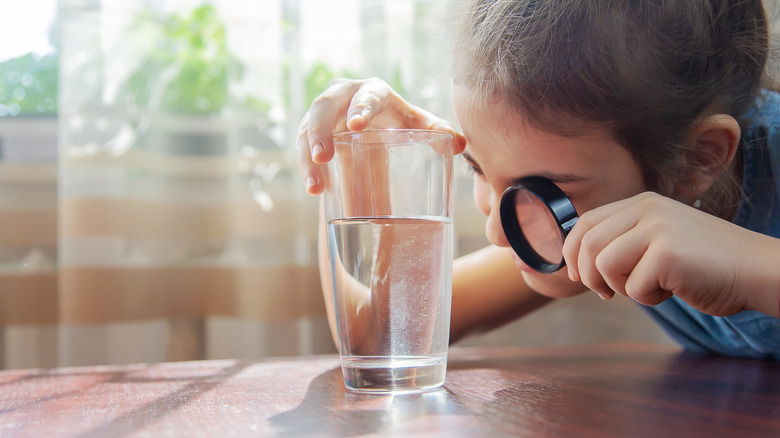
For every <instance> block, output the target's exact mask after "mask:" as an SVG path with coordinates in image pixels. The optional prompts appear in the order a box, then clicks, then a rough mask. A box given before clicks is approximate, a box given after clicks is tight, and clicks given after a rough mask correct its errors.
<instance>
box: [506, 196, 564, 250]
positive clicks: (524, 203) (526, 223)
mask: <svg viewBox="0 0 780 438" xmlns="http://www.w3.org/2000/svg"><path fill="white" fill-rule="evenodd" d="M515 211H516V212H517V222H518V224H519V225H520V231H521V232H522V233H523V235H525V238H526V239H527V240H528V244H529V245H531V248H532V249H533V250H534V251H536V253H537V254H539V256H541V257H542V258H543V259H545V260H546V261H547V262H549V263H560V261H561V259H562V258H563V235H561V231H560V230H559V229H558V222H557V221H556V220H555V217H554V216H553V214H552V212H551V211H550V209H549V208H548V207H547V206H546V205H545V204H544V202H542V200H541V199H539V198H538V197H537V196H536V195H534V194H533V193H530V192H528V191H527V190H518V191H517V194H516V195H515Z"/></svg>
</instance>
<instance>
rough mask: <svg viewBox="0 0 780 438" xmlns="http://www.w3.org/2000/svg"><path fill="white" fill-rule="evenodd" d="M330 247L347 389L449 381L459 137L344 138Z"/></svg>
mask: <svg viewBox="0 0 780 438" xmlns="http://www.w3.org/2000/svg"><path fill="white" fill-rule="evenodd" d="M335 148H336V156H335V158H334V160H332V161H331V164H330V165H329V168H328V171H329V179H330V182H329V184H330V185H329V187H328V190H327V191H326V195H325V199H326V218H327V220H328V247H329V251H330V261H331V265H330V272H331V284H332V290H333V303H334V309H335V316H336V322H337V328H338V337H339V352H340V354H341V365H342V371H343V374H344V383H345V385H346V387H347V388H348V389H350V390H352V391H357V392H373V393H387V392H409V391H413V392H414V391H424V390H429V389H434V388H437V387H440V386H441V385H442V384H443V383H444V377H445V371H446V363H447V347H448V344H449V325H450V324H449V322H450V320H449V319H450V303H451V295H452V252H453V249H452V246H453V225H452V137H451V136H449V134H445V133H441V132H436V131H400V130H399V131H393V130H377V131H368V132H364V133H350V134H346V135H341V136H337V137H336V138H335Z"/></svg>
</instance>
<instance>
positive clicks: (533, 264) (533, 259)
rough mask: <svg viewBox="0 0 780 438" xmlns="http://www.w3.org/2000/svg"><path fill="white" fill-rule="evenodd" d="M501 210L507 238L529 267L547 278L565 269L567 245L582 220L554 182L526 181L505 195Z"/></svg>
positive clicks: (543, 180)
mask: <svg viewBox="0 0 780 438" xmlns="http://www.w3.org/2000/svg"><path fill="white" fill-rule="evenodd" d="M500 209H501V226H502V227H503V228H504V234H506V238H507V240H508V241H509V244H510V245H512V249H514V250H515V252H516V253H517V255H518V256H520V258H521V259H522V260H523V262H525V264H526V265H528V266H529V267H530V268H532V269H534V270H535V271H538V272H541V273H544V274H549V273H552V272H555V271H557V270H559V269H561V268H562V267H563V266H564V265H565V261H564V260H563V241H564V239H566V236H567V235H568V234H569V231H571V229H572V227H574V224H576V223H577V219H578V218H579V216H577V211H576V210H575V209H574V205H573V204H572V203H571V201H570V200H569V198H568V197H567V196H566V195H565V194H564V193H563V191H562V190H561V189H560V188H558V186H556V185H555V183H554V182H552V181H550V180H549V179H547V178H543V177H537V176H532V177H528V178H523V179H521V180H520V181H518V183H517V184H516V185H514V186H511V187H509V188H508V189H506V190H505V191H504V194H503V195H502V196H501V206H500Z"/></svg>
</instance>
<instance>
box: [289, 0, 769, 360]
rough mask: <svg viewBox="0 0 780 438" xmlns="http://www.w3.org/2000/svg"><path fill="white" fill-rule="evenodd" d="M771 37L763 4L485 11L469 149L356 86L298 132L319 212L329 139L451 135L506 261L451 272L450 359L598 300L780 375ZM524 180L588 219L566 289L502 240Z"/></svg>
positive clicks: (401, 105)
mask: <svg viewBox="0 0 780 438" xmlns="http://www.w3.org/2000/svg"><path fill="white" fill-rule="evenodd" d="M767 27H768V25H767V19H766V13H765V11H764V9H763V5H762V3H761V1H760V0H637V1H620V0H515V1H510V0H474V1H471V2H470V4H469V5H468V7H467V13H466V14H464V19H463V22H462V24H461V26H460V28H459V29H458V35H457V38H456V43H455V52H454V53H455V54H456V56H455V58H456V62H455V63H454V65H453V74H454V77H453V84H454V86H453V104H454V108H455V113H456V117H457V119H458V122H459V125H460V128H461V129H462V134H460V133H458V132H457V131H456V130H455V128H454V127H453V126H452V125H450V124H449V123H448V122H446V121H444V120H441V119H439V118H437V117H435V116H433V115H432V114H430V113H428V112H426V111H424V110H422V109H420V108H417V107H415V106H413V105H411V104H409V103H408V102H406V101H404V100H403V99H402V98H401V97H400V96H399V95H398V94H396V93H395V92H394V91H393V90H391V89H390V88H389V87H388V86H387V85H386V84H385V83H384V82H382V81H380V80H377V79H368V80H362V81H351V80H343V81H340V82H336V83H334V84H333V85H332V86H331V87H330V88H329V89H327V90H326V91H325V92H324V93H323V94H322V95H321V96H320V97H319V98H318V99H317V100H315V102H314V103H313V104H312V106H311V108H310V110H309V112H308V113H307V115H306V116H305V117H304V120H303V121H302V123H301V126H300V132H299V136H298V142H297V147H298V163H299V167H300V170H301V173H302V175H303V178H304V181H305V184H306V188H307V191H308V192H309V193H310V194H313V195H315V194H319V193H321V192H322V190H323V185H322V170H321V168H320V166H321V165H322V164H323V163H326V162H327V161H328V160H330V159H331V158H332V155H333V146H332V138H331V136H332V134H333V133H335V132H341V131H346V130H362V129H366V128H367V127H373V128H376V127H383V128H386V127H395V128H429V129H440V130H446V131H449V132H452V133H453V134H454V135H455V138H456V142H455V143H456V152H463V154H464V157H465V158H466V160H467V162H468V163H469V166H470V167H471V169H472V170H473V172H474V199H475V201H476V203H477V206H478V207H479V209H480V210H481V211H482V212H483V213H484V214H485V215H487V217H488V220H487V225H486V234H487V237H488V239H489V241H490V242H491V243H492V244H493V246H491V247H489V248H486V249H483V250H481V251H478V252H476V253H474V254H471V255H467V256H465V257H463V258H461V259H458V260H456V262H455V265H454V270H453V301H452V329H451V334H452V340H453V341H455V340H457V339H458V338H460V337H462V336H464V335H466V334H468V333H469V332H472V331H476V330H484V329H489V328H492V327H495V326H497V325H499V324H502V323H504V322H506V321H509V320H511V319H513V318H517V317H519V316H521V315H523V314H526V313H528V312H530V311H533V310H535V309H537V308H539V307H541V306H542V305H544V304H545V303H547V302H549V301H550V300H551V299H555V298H564V297H568V296H572V295H575V294H579V293H582V292H584V291H586V290H593V291H595V292H596V293H598V294H599V295H600V296H601V297H602V298H604V299H609V298H610V297H612V296H613V295H614V294H616V293H618V294H621V295H625V296H628V297H630V298H632V299H633V300H635V301H637V302H638V303H640V304H641V305H643V307H644V308H645V309H646V310H647V312H649V313H650V315H651V316H652V317H653V318H654V319H655V320H656V321H658V323H659V324H660V325H661V326H662V327H663V328H664V329H666V330H667V331H668V332H669V333H670V335H671V336H672V337H674V338H675V339H676V340H678V341H679V342H680V343H681V344H682V345H683V346H685V347H686V348H689V349H696V350H704V351H711V352H717V353H721V354H727V355H734V356H746V357H756V358H773V359H778V358H780V319H778V318H780V196H778V192H780V95H779V94H777V93H775V92H773V91H769V90H767V89H766V88H762V82H761V81H762V80H763V75H764V69H765V64H766V62H767V56H768V45H769V43H768V29H767ZM464 149H465V152H464ZM528 177H534V178H542V179H543V180H544V181H547V182H548V183H551V184H554V185H555V186H556V187H557V188H559V189H560V190H561V191H562V192H563V194H565V196H566V197H567V198H568V199H569V200H570V201H571V203H572V204H573V206H574V208H575V209H576V211H577V212H578V213H579V220H578V221H577V222H576V225H574V227H573V228H572V229H571V231H570V233H569V234H568V237H566V240H565V242H564V244H563V247H562V250H560V251H559V252H560V253H561V256H562V259H563V261H564V262H565V267H564V268H563V269H561V270H559V271H557V272H554V273H540V272H537V271H536V270H533V269H531V268H529V267H528V266H527V265H526V264H525V263H524V262H523V261H522V260H521V258H520V257H518V256H517V254H516V253H515V252H514V251H513V250H512V248H511V246H510V243H509V241H508V240H507V236H506V234H505V232H504V227H505V226H507V224H506V219H505V220H504V223H503V224H502V220H501V214H500V207H499V206H500V202H501V199H502V194H503V193H504V192H505V190H506V189H507V188H509V187H513V186H515V185H516V184H517V183H518V182H522V181H525V180H526V179H527V178H528ZM502 225H503V226H502ZM325 252H326V251H322V250H321V251H320V253H321V263H327V258H326V257H327V254H323V253H325ZM322 266H327V265H324V264H323V265H322ZM323 288H324V289H325V294H326V297H329V296H330V284H329V282H326V281H323ZM326 302H328V303H329V302H330V300H329V299H326ZM329 311H330V309H329ZM331 313H332V312H331ZM330 316H331V318H332V314H331V315H330Z"/></svg>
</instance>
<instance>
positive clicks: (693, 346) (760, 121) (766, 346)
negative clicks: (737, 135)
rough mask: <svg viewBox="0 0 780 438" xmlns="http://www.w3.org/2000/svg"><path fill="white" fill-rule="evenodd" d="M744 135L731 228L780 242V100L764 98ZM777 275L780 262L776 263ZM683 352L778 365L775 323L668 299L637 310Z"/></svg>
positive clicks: (779, 324) (771, 95) (778, 323)
mask: <svg viewBox="0 0 780 438" xmlns="http://www.w3.org/2000/svg"><path fill="white" fill-rule="evenodd" d="M745 118H746V120H749V125H748V127H747V129H745V131H744V132H743V135H742V139H743V141H744V143H743V144H744V147H743V150H742V153H743V155H742V158H743V161H742V163H743V170H744V171H743V190H744V194H745V198H744V199H743V201H742V203H741V205H740V207H739V210H738V211H737V215H736V218H735V219H734V223H735V224H737V225H739V226H741V227H744V228H747V229H749V230H752V231H756V232H759V233H762V234H766V235H769V236H773V237H776V238H780V196H779V195H778V194H780V94H778V93H775V92H765V93H763V96H762V98H761V99H760V100H759V102H758V105H757V106H756V108H755V109H753V110H751V111H750V112H748V114H746V117H745ZM776 262H777V263H776V264H777V269H780V260H777V261H776ZM642 307H643V308H644V309H645V310H646V311H647V312H648V313H649V314H650V315H651V316H652V317H653V319H655V320H656V321H657V322H658V323H659V324H660V325H661V327H663V328H664V330H666V332H667V333H668V334H669V335H670V336H671V337H672V338H673V339H675V340H676V341H677V342H679V343H680V344H682V346H683V347H685V348H686V349H689V350H698V351H707V352H713V353H719V354H724V355H729V356H741V357H752V358H760V359H775V360H780V319H777V318H773V317H771V316H768V315H765V314H763V313H760V312H753V311H744V312H739V313H737V314H734V315H731V316H726V317H719V316H710V315H706V314H704V313H702V312H699V311H698V310H696V309H694V308H693V307H691V306H689V305H688V304H687V303H685V302H684V301H683V300H681V299H679V298H677V297H672V298H670V299H668V300H666V301H664V302H663V303H661V304H659V305H657V306H653V307H650V306H642Z"/></svg>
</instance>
